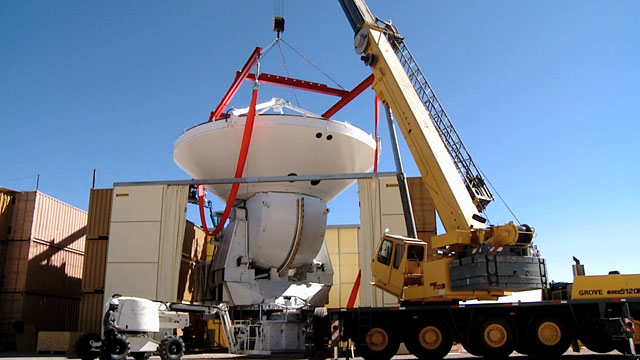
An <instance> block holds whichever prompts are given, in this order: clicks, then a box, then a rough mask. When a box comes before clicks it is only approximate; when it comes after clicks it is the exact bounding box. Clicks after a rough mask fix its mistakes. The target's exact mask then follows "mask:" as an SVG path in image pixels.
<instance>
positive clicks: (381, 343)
mask: <svg viewBox="0 0 640 360" xmlns="http://www.w3.org/2000/svg"><path fill="white" fill-rule="evenodd" d="M359 345H360V346H359V349H358V351H359V352H360V355H361V356H362V357H363V358H365V359H366V360H389V359H391V358H392V357H393V355H395V354H396V353H397V352H398V348H399V347H400V341H399V340H398V337H397V336H396V334H395V333H394V332H393V331H392V330H391V329H390V328H389V327H386V326H380V325H374V326H373V327H372V328H371V329H369V331H367V332H366V334H364V335H362V337H361V339H360V341H359Z"/></svg>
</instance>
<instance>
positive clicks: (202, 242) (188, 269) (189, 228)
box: [177, 220, 207, 303]
mask: <svg viewBox="0 0 640 360" xmlns="http://www.w3.org/2000/svg"><path fill="white" fill-rule="evenodd" d="M206 241H207V237H206V235H205V233H204V231H203V230H202V229H201V228H200V227H199V226H197V225H195V224H194V223H192V222H191V221H189V220H187V223H186V226H185V229H184V240H183V243H182V260H181V262H180V275H179V277H178V299H177V300H178V301H182V302H188V303H190V302H191V301H192V300H193V293H194V291H195V289H196V284H195V279H196V277H195V275H196V266H197V264H198V263H200V262H203V261H206V258H207V251H206Z"/></svg>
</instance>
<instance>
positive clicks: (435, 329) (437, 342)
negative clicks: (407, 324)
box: [404, 320, 453, 360]
mask: <svg viewBox="0 0 640 360" xmlns="http://www.w3.org/2000/svg"><path fill="white" fill-rule="evenodd" d="M404 343H405V346H406V347H407V349H408V350H409V351H410V352H411V353H412V354H413V355H415V356H416V357H417V358H418V359H430V360H431V359H433V360H436V359H442V358H444V357H445V356H447V354H448V353H449V351H450V350H451V346H452V345H453V338H452V336H451V330H450V329H449V327H448V326H447V325H445V324H444V323H442V322H441V321H438V320H430V321H425V322H423V323H422V324H420V325H418V326H416V327H414V328H412V330H411V331H410V333H409V335H407V337H406V338H405V341H404Z"/></svg>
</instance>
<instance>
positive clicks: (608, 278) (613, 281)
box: [571, 274, 640, 300]
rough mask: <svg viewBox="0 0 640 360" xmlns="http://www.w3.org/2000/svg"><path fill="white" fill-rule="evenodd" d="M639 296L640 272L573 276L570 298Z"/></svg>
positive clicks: (625, 297)
mask: <svg viewBox="0 0 640 360" xmlns="http://www.w3.org/2000/svg"><path fill="white" fill-rule="evenodd" d="M634 298H635V299H638V298H640V274H633V275H620V274H610V275H589V276H582V275H579V276H575V277H574V279H573V288H572V290H571V299H572V300H594V299H634Z"/></svg>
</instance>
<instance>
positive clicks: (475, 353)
mask: <svg viewBox="0 0 640 360" xmlns="http://www.w3.org/2000/svg"><path fill="white" fill-rule="evenodd" d="M462 347H463V348H464V350H465V351H466V352H468V353H469V354H471V355H473V356H482V354H481V353H480V351H478V349H477V348H476V347H475V346H474V345H473V343H472V342H471V341H470V339H465V340H463V341H462Z"/></svg>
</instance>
